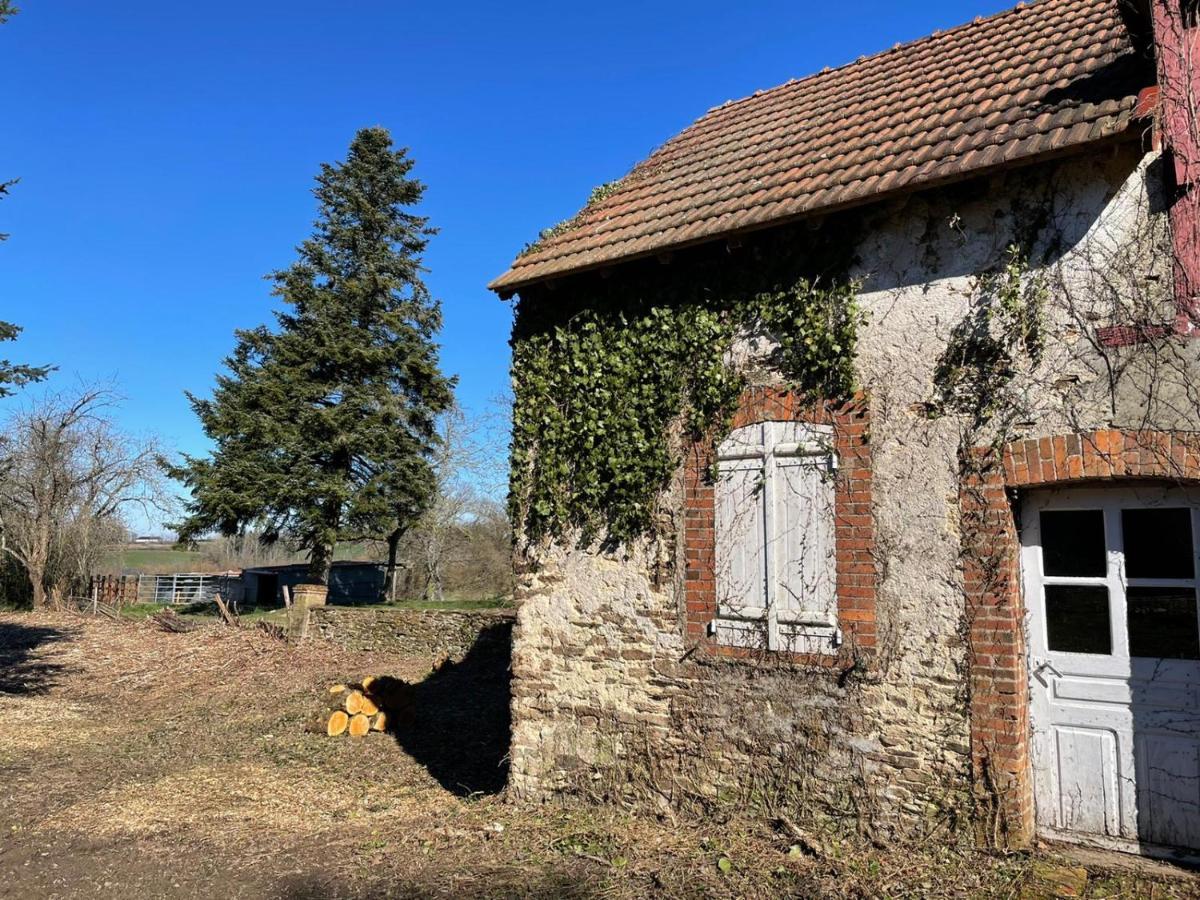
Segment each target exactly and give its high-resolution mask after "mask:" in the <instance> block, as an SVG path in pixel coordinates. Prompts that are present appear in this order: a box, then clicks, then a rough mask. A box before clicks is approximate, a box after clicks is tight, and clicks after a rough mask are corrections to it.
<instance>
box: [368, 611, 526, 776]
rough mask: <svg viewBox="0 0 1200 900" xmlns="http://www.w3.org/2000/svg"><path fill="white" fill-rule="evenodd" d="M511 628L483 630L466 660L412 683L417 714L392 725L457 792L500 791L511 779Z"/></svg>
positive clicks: (408, 748)
mask: <svg viewBox="0 0 1200 900" xmlns="http://www.w3.org/2000/svg"><path fill="white" fill-rule="evenodd" d="M510 634H511V628H510V626H509V625H508V624H507V623H505V624H503V625H496V626H493V627H492V628H488V629H485V630H484V631H482V632H480V634H479V637H478V638H477V639H476V641H475V643H474V644H473V645H472V647H471V649H470V651H469V652H468V653H467V655H466V656H465V657H463V659H462V660H461V661H458V662H453V661H449V662H446V663H443V664H442V665H441V666H439V667H438V668H437V669H435V670H434V671H433V672H431V673H430V674H429V677H428V678H426V679H425V680H424V681H422V682H419V683H417V684H415V685H413V686H412V694H411V697H412V715H411V716H410V717H408V718H407V720H406V721H401V722H399V723H397V724H396V725H395V726H394V727H393V728H391V729H389V730H390V731H391V733H392V736H393V737H395V739H396V741H397V742H398V743H399V744H400V746H401V747H402V748H403V749H404V751H405V752H406V753H407V754H408V755H409V756H411V757H412V758H413V759H415V760H416V761H417V762H419V763H420V764H421V765H423V766H425V768H426V769H428V770H429V773H430V774H431V775H432V776H433V777H434V778H436V779H437V781H438V784H440V785H441V786H442V787H444V788H445V789H446V790H448V791H450V792H451V793H453V794H457V795H458V796H460V797H465V796H467V795H470V794H498V793H499V792H500V791H502V790H503V789H504V785H505V784H506V783H507V781H508V748H509V743H510V741H511V737H512V728H511V719H510V715H509V697H510V681H511V676H510V674H509V662H510V659H511V656H512V654H511V649H510V640H509V638H510Z"/></svg>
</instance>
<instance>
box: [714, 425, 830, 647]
mask: <svg viewBox="0 0 1200 900" xmlns="http://www.w3.org/2000/svg"><path fill="white" fill-rule="evenodd" d="M832 439H833V436H832V429H830V428H829V427H827V426H813V425H807V424H804V423H800V422H767V423H762V424H758V425H750V426H746V427H744V428H739V429H736V430H735V431H734V432H733V433H732V434H731V435H730V436H729V438H728V439H726V440H725V441H724V442H723V443H722V444H721V446H720V447H719V448H718V455H717V459H718V476H719V477H718V480H717V486H716V497H715V500H716V534H717V546H716V564H717V572H716V589H717V607H718V609H717V615H718V619H717V621H716V623H714V624H715V629H716V634H717V638H718V640H720V641H722V642H725V643H732V644H736V645H740V646H763V645H764V644H765V646H766V647H767V648H768V649H772V650H774V649H792V650H814V649H824V648H826V647H827V646H829V645H830V638H832V637H833V636H834V635H835V633H836V624H837V621H836V610H837V596H836V572H837V568H836V560H835V553H834V551H835V547H834V484H833V469H834V468H835V465H836V459H835V457H834V456H833V453H832V450H831V446H832ZM764 639H765V640H764Z"/></svg>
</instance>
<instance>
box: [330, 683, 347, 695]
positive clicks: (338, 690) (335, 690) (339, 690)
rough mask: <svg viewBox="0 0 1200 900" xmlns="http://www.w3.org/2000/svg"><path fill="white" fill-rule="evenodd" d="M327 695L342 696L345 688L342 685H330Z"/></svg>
mask: <svg viewBox="0 0 1200 900" xmlns="http://www.w3.org/2000/svg"><path fill="white" fill-rule="evenodd" d="M329 693H331V694H344V693H346V686H345V685H344V684H331V685H330V686H329Z"/></svg>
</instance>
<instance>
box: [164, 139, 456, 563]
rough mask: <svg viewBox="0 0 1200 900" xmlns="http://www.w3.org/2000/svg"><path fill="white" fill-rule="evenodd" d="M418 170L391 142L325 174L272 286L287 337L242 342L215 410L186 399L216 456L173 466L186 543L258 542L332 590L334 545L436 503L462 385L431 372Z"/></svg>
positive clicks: (264, 334)
mask: <svg viewBox="0 0 1200 900" xmlns="http://www.w3.org/2000/svg"><path fill="white" fill-rule="evenodd" d="M412 166H413V163H412V161H411V160H410V159H408V158H407V156H406V154H405V151H404V150H402V149H401V150H396V149H393V147H392V141H391V137H390V136H389V135H388V132H387V131H386V130H385V129H382V128H368V129H363V130H362V131H360V132H358V134H357V135H356V136H355V138H354V141H353V142H352V143H351V145H350V152H349V155H348V156H347V157H346V160H345V162H342V163H338V164H335V165H329V164H324V165H322V167H321V173H320V175H318V176H317V187H316V188H315V189H314V192H313V193H314V194H315V195H316V197H317V201H318V207H319V214H318V217H317V220H316V222H315V224H314V233H313V235H312V237H310V238H309V239H308V240H306V241H305V242H304V243H302V244H301V245H300V246H299V248H297V252H298V254H299V259H298V260H297V261H296V262H295V263H294V264H292V265H291V266H290V267H289V268H287V269H283V270H282V271H278V272H275V273H274V274H273V275H271V276H270V278H271V279H272V281H273V282H274V285H275V288H274V293H275V294H276V295H277V296H278V297H280V298H281V299H282V300H283V302H284V304H285V307H286V308H285V309H284V311H282V312H279V313H276V319H277V321H278V327H277V328H276V329H273V330H272V329H269V328H267V327H266V326H260V327H258V328H255V329H252V330H249V331H239V332H238V333H237V339H238V342H237V346H236V349H235V350H234V352H233V355H232V356H230V357H229V358H228V359H227V360H226V365H227V367H228V370H229V371H228V373H227V374H222V375H221V376H219V377H218V379H217V387H216V390H215V392H214V394H213V397H212V399H211V400H203V399H198V398H196V397H194V396H192V395H190V394H189V395H188V398H189V400H190V401H191V404H192V408H193V409H194V410H195V412H196V414H197V415H198V416H199V417H200V421H201V424H202V425H203V427H204V431H205V433H206V434H207V435H208V436H209V437H210V438H211V439H212V440H213V442H214V443H215V444H216V449H215V451H214V452H213V454H212V456H211V457H209V458H206V459H198V458H195V457H184V461H183V463H182V465H179V466H168V471H169V472H170V473H171V474H172V475H173V476H174V477H175V478H178V479H179V480H181V481H182V482H183V483H184V484H185V485H186V486H187V487H188V488H190V489H191V492H192V497H191V500H190V502H189V503H188V506H187V513H188V514H187V517H186V519H185V521H183V522H182V523H180V524H179V525H178V526H177V527H178V530H179V534H180V538H181V540H184V541H194V540H195V539H196V538H197V537H199V536H200V535H202V534H205V533H208V532H212V531H219V532H221V533H222V534H225V535H238V534H241V533H243V532H244V531H245V529H246V528H247V527H250V526H253V527H256V528H259V529H261V531H262V535H263V537H264V538H265V539H267V540H276V539H280V538H284V539H286V540H289V541H290V542H292V543H293V544H294V545H295V546H296V547H297V548H298V549H303V550H306V551H307V552H308V555H309V561H310V567H309V577H310V578H312V579H313V580H315V581H317V582H319V583H325V582H326V581H327V580H328V576H329V568H330V564H331V562H332V559H333V552H334V547H335V545H336V543H337V542H338V541H341V540H349V539H358V538H363V537H372V538H386V537H387V536H388V535H389V534H391V533H393V532H394V531H396V530H397V529H400V530H401V531H402V530H404V529H405V528H407V527H408V526H409V525H410V524H411V523H412V522H413V521H414V520H415V519H416V518H417V517H418V516H419V515H420V514H421V512H422V511H423V510H424V509H425V507H426V506H427V504H428V503H429V500H430V492H431V490H432V488H433V478H432V477H431V473H430V457H431V454H432V452H433V450H434V449H435V447H436V445H437V433H436V430H435V420H436V417H437V415H438V414H439V413H441V412H442V411H443V410H445V409H446V408H448V407H449V405H450V404H451V402H452V400H453V386H454V381H453V379H449V378H447V377H445V376H444V375H443V374H442V373H441V371H440V370H439V368H438V348H437V345H436V344H435V343H434V336H435V334H436V332H437V331H438V329H439V328H440V327H441V306H440V304H439V303H438V301H437V300H435V299H433V298H432V297H431V296H430V294H429V291H428V290H427V289H426V287H425V285H424V283H423V282H422V280H421V274H422V272H423V271H424V270H423V268H422V266H421V254H422V253H423V252H424V250H425V247H426V244H427V242H428V238H429V236H430V235H431V234H432V233H433V231H432V229H430V228H429V226H428V223H427V220H426V219H425V218H423V217H421V216H417V215H414V214H413V213H412V212H410V211H409V210H410V209H411V208H412V207H413V206H414V205H415V204H416V203H417V202H418V201H419V200H420V199H421V195H422V194H423V192H424V190H425V188H424V185H422V184H421V183H420V182H419V181H416V180H415V179H412V178H409V177H408V175H409V172H410V170H411V169H412Z"/></svg>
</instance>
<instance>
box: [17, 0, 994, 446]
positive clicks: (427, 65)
mask: <svg viewBox="0 0 1200 900" xmlns="http://www.w3.org/2000/svg"><path fill="white" fill-rule="evenodd" d="M1008 5H1010V4H1009V3H1007V2H1004V0H954V2H951V0H928V2H925V3H920V4H908V3H892V2H886V3H885V2H878V0H870V2H864V0H858V2H853V3H811V2H795V0H789V2H769V3H758V4H739V3H729V2H714V0H689V2H686V3H684V2H671V3H656V2H638V3H633V2H626V0H621V2H611V0H610V2H605V3H591V4H564V3H526V4H512V3H507V4H501V3H478V2H472V3H466V2H459V3H454V2H441V3H438V2H425V3H415V4H414V3H397V2H394V0H392V2H383V0H344V2H332V3H330V2H323V3H317V2H313V0H288V2H281V0H245V2H242V3H235V4H230V5H229V6H227V7H221V6H220V5H212V4H198V3H175V2H167V3H164V2H161V0H157V2H149V0H127V2H121V3H98V2H95V0H61V2H55V0H26V2H25V3H24V4H23V6H24V9H23V10H22V12H21V14H20V15H18V16H16V17H15V18H14V19H12V20H11V21H10V22H9V23H8V24H7V25H5V26H3V27H0V84H3V85H4V86H5V90H4V107H3V110H2V112H0V177H3V178H9V177H19V178H20V179H21V182H20V184H19V185H17V187H16V188H15V189H14V191H13V193H12V194H11V196H10V197H9V198H8V199H6V200H4V201H3V202H0V232H11V234H12V237H11V239H10V240H9V241H8V242H6V243H4V244H0V319H5V320H11V321H14V322H16V323H17V324H20V325H22V326H24V327H25V329H26V330H25V333H24V334H23V335H22V336H21V338H20V340H19V341H18V343H17V344H15V345H4V346H0V355H9V356H14V357H15V358H17V359H20V360H22V361H27V362H33V363H43V362H49V363H54V364H56V365H58V366H59V367H60V372H59V373H58V375H56V376H55V379H54V382H53V383H54V384H57V385H60V386H65V385H67V384H68V383H70V382H73V381H77V380H78V379H80V378H82V379H84V380H88V381H92V380H97V379H101V380H113V381H115V382H116V384H117V386H118V389H119V390H120V392H121V393H122V394H123V395H124V396H125V397H126V400H125V403H124V406H123V409H122V411H121V415H122V417H123V422H122V424H123V425H124V426H125V427H126V428H128V429H130V430H133V431H154V432H157V433H158V434H160V435H161V436H162V437H163V439H164V440H165V441H166V442H167V443H168V445H170V446H171V447H173V448H175V449H178V450H184V451H189V452H202V451H203V450H204V449H205V447H206V446H207V445H206V442H205V439H204V436H203V434H202V432H201V431H200V429H199V427H198V425H197V423H196V420H195V418H194V417H193V416H192V414H191V411H190V409H189V407H188V405H187V403H186V401H185V399H184V396H183V392H184V390H185V389H186V390H191V391H194V392H198V393H201V394H204V393H207V392H208V391H209V390H210V388H211V384H212V377H213V374H214V373H215V371H216V370H217V369H218V366H219V363H220V361H221V359H222V358H223V357H224V355H225V354H226V353H228V352H229V350H230V349H231V348H232V344H233V329H234V328H238V327H247V326H252V325H255V324H257V323H260V322H263V321H265V320H267V319H268V316H269V310H270V309H271V308H272V298H271V297H270V296H269V294H268V285H267V283H266V282H265V281H264V280H263V279H262V276H263V275H264V274H265V273H267V272H269V271H271V270H272V269H275V268H280V267H283V266H285V265H287V264H288V263H289V262H290V261H291V260H292V258H293V248H294V246H295V245H296V244H297V243H298V242H299V241H300V240H301V239H303V238H304V237H305V236H306V235H307V234H308V230H309V225H310V222H311V220H312V217H313V213H314V206H313V198H312V196H311V194H310V193H309V190H310V187H311V183H312V177H313V175H314V174H315V173H316V171H317V167H318V164H319V163H320V162H322V161H324V160H335V159H340V158H341V157H342V155H343V154H344V152H345V149H346V146H347V145H348V143H349V141H350V138H351V136H352V135H353V133H354V131H355V129H357V128H359V127H362V126H365V125H384V126H386V127H388V128H390V129H391V131H392V134H393V136H394V138H395V139H396V141H397V142H398V143H400V144H402V145H405V146H407V147H409V148H410V150H411V153H412V156H413V157H414V158H415V159H416V161H417V166H416V175H417V176H418V177H419V178H421V180H423V181H424V182H425V183H426V184H427V185H428V191H427V193H426V198H425V202H424V204H423V210H422V212H423V213H424V214H426V215H428V216H429V217H430V219H431V220H432V222H433V224H434V225H435V226H437V227H438V228H439V229H440V234H439V235H438V236H437V237H436V238H434V240H433V243H432V245H431V247H430V250H429V253H428V256H427V258H426V262H427V265H428V267H429V269H430V273H429V276H428V282H429V285H430V287H431V288H432V290H433V291H434V293H435V294H436V295H438V296H439V297H440V298H441V299H442V301H443V303H444V308H445V318H446V326H445V330H444V332H443V335H442V344H443V351H442V360H443V363H444V367H445V369H446V370H447V371H448V372H451V373H456V374H457V375H458V376H459V378H460V400H461V401H462V402H463V404H464V405H465V406H466V407H467V408H468V410H474V411H478V410H481V409H483V408H484V407H485V406H486V404H487V401H488V400H489V398H491V397H493V396H495V395H497V394H499V393H500V392H502V391H503V390H504V389H505V386H506V382H507V377H508V346H507V340H508V333H509V325H510V318H511V309H510V307H509V305H508V304H505V303H502V302H500V301H499V300H498V299H497V298H496V297H495V296H494V295H492V294H490V293H489V292H488V291H487V290H486V288H485V284H486V283H487V281H488V280H489V279H490V278H492V277H494V276H496V275H498V274H499V273H500V272H501V271H503V269H504V268H505V266H506V264H507V263H508V261H509V260H510V259H511V258H512V256H513V254H514V253H515V252H516V251H517V250H518V249H520V247H521V246H522V245H523V244H525V243H526V242H527V241H529V240H530V239H532V238H533V237H534V236H535V235H536V234H537V232H538V231H539V229H541V228H543V227H545V226H547V225H549V224H552V223H554V222H556V221H558V220H560V219H563V218H565V217H567V216H569V215H571V214H573V213H574V212H575V211H576V210H577V209H578V208H579V206H580V205H581V204H582V203H583V201H584V200H585V199H586V197H587V195H588V193H589V191H590V190H591V188H592V187H593V186H594V185H597V184H600V183H602V182H605V181H609V180H611V179H613V178H616V177H619V176H621V175H623V174H624V173H625V172H626V171H628V169H629V168H630V167H631V166H632V165H633V164H634V163H636V162H637V161H638V160H639V159H642V158H644V157H645V156H646V155H647V154H648V153H649V152H650V151H651V150H652V149H653V148H654V147H656V146H657V145H658V144H660V143H661V142H662V141H664V140H666V139H667V138H669V137H670V136H671V135H672V134H674V133H676V132H677V131H679V130H680V129H682V128H683V127H685V126H686V125H687V124H688V123H690V122H691V121H693V120H694V119H695V118H696V117H698V116H699V115H701V114H702V113H703V112H704V111H705V110H706V109H708V108H709V107H711V106H714V105H716V104H719V103H722V102H724V101H725V100H728V99H731V98H736V97H741V96H745V95H746V94H749V93H752V92H753V91H755V90H757V89H759V88H767V87H771V86H773V85H776V84H779V83H782V82H784V81H786V80H788V79H789V78H793V77H800V76H803V75H806V74H809V73H811V72H814V71H816V70H818V69H820V68H822V67H824V66H827V65H828V66H836V65H840V64H842V63H845V62H849V61H851V60H853V59H854V58H856V57H857V56H859V55H861V54H866V53H874V52H877V51H879V50H883V49H886V48H888V47H890V46H891V45H893V44H894V43H896V42H898V41H906V40H911V39H913V38H917V37H921V36H923V35H925V34H928V33H930V32H932V31H934V30H935V29H939V28H947V27H951V26H953V25H957V24H960V23H962V22H965V21H968V20H970V19H972V18H974V17H975V16H976V15H981V14H984V15H986V14H990V13H994V12H997V11H999V10H1001V9H1003V8H1005V7H1006V6H1008ZM7 402H8V403H13V402H19V401H12V400H10V401H7ZM0 411H2V410H0Z"/></svg>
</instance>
